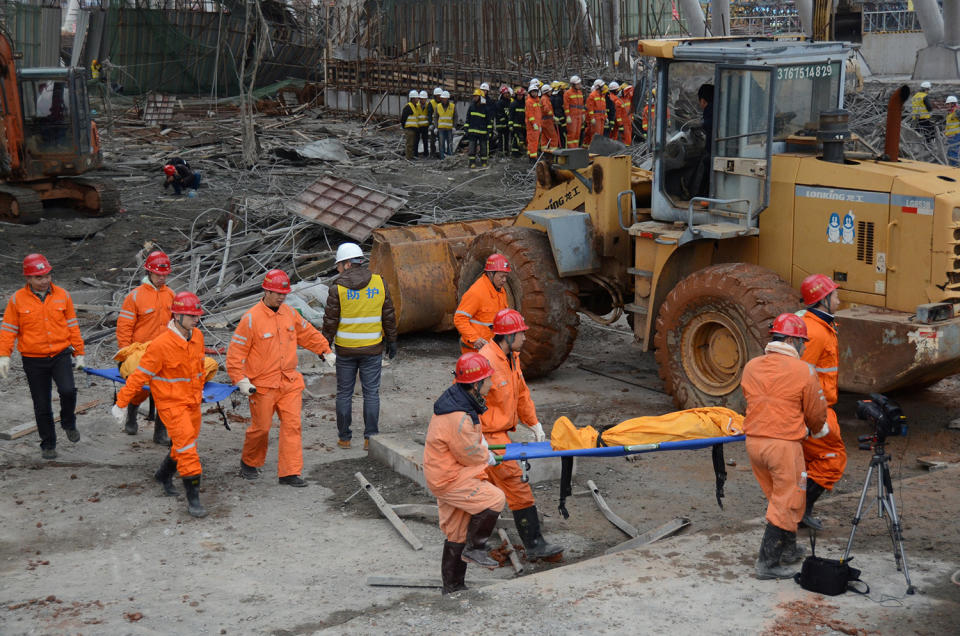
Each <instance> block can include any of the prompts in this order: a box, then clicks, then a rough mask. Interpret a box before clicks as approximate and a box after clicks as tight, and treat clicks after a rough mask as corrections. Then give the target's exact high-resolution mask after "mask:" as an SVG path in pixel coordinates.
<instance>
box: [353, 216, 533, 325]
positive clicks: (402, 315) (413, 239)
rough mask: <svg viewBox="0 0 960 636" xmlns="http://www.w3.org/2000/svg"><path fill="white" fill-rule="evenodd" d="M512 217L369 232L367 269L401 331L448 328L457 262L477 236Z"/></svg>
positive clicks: (454, 298) (454, 305)
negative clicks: (378, 281) (383, 290)
mask: <svg viewBox="0 0 960 636" xmlns="http://www.w3.org/2000/svg"><path fill="white" fill-rule="evenodd" d="M514 221H515V219H514V218H513V217H511V218H506V219H480V220H476V221H463V222H459V221H458V222H453V223H439V224H436V225H411V226H404V227H394V228H381V229H378V230H374V232H373V249H372V250H371V252H370V269H371V271H373V272H376V273H378V274H380V275H381V276H382V277H383V281H384V283H386V285H387V290H388V291H389V292H390V298H391V299H392V300H393V306H394V308H395V310H396V313H397V328H398V330H399V331H400V333H409V332H413V331H426V330H433V331H446V330H449V329H453V312H454V311H455V310H456V308H457V281H458V280H459V277H460V262H461V260H463V257H464V255H465V254H466V253H467V249H468V248H469V247H470V244H471V243H472V242H473V239H474V238H476V237H477V236H479V235H480V234H483V233H484V232H486V231H488V230H492V229H495V228H498V227H501V226H504V225H513V223H514Z"/></svg>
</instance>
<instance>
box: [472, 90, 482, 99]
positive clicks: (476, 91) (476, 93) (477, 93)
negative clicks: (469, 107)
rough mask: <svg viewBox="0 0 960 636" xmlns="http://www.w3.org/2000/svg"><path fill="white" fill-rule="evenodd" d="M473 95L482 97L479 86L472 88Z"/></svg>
mask: <svg viewBox="0 0 960 636" xmlns="http://www.w3.org/2000/svg"><path fill="white" fill-rule="evenodd" d="M473 96H474V97H483V91H482V90H480V89H479V88H475V89H473Z"/></svg>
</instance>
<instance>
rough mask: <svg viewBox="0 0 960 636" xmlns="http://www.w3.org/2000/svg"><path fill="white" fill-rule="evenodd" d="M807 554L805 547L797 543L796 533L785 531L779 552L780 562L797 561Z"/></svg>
mask: <svg viewBox="0 0 960 636" xmlns="http://www.w3.org/2000/svg"><path fill="white" fill-rule="evenodd" d="M805 556H807V549H806V548H805V547H803V546H802V545H797V533H796V532H787V533H786V537H785V538H784V540H783V552H782V553H781V554H780V563H785V564H790V563H799V562H800V561H802V560H803V557H805Z"/></svg>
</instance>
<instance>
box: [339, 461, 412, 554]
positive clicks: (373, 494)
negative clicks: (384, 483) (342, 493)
mask: <svg viewBox="0 0 960 636" xmlns="http://www.w3.org/2000/svg"><path fill="white" fill-rule="evenodd" d="M353 476H354V477H356V478H357V481H359V482H360V485H361V486H362V487H363V489H364V491H366V493H367V494H368V495H369V496H370V499H372V500H373V503H375V504H377V508H379V509H380V512H381V513H382V514H383V516H384V517H386V518H387V521H389V522H390V523H391V524H393V527H394V528H396V529H397V532H399V533H400V535H401V536H402V537H403V538H404V539H406V540H407V542H408V543H409V544H410V545H411V546H413V549H414V550H422V549H423V543H421V542H420V539H418V538H417V535H415V534H413V532H411V531H410V528H408V527H407V526H406V524H405V523H403V521H401V520H400V517H398V516H397V513H395V512H394V511H393V508H392V507H391V506H390V504H388V503H387V502H386V500H385V499H384V498H383V496H382V495H381V494H380V493H379V492H377V489H376V488H374V487H373V484H371V483H370V482H369V481H367V478H366V477H364V476H363V473H360V472H357V473H354V475H353Z"/></svg>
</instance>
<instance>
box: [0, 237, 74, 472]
mask: <svg viewBox="0 0 960 636" xmlns="http://www.w3.org/2000/svg"><path fill="white" fill-rule="evenodd" d="M51 271H53V267H51V266H50V262H49V261H48V260H47V259H46V258H45V257H44V256H43V254H27V256H26V257H24V259H23V275H24V277H25V278H26V284H25V285H24V286H23V287H22V288H20V289H18V290H17V291H16V292H15V293H14V294H13V296H12V297H11V298H10V300H9V302H7V308H6V311H4V312H3V323H2V324H0V378H6V377H7V375H8V374H9V373H10V354H11V353H13V345H14V343H16V345H17V350H18V351H19V352H20V358H21V362H22V363H23V372H24V373H25V374H26V376H27V385H28V386H29V387H30V397H31V398H33V416H34V418H35V419H36V422H37V433H38V434H39V435H40V454H41V456H42V457H43V458H44V459H56V458H57V429H56V427H55V426H54V425H53V406H52V404H51V399H50V389H51V384H53V383H56V385H57V393H58V394H59V395H60V426H61V428H63V430H64V432H65V433H66V434H67V439H69V440H70V441H71V442H78V441H80V431H78V430H77V415H76V413H75V410H76V406H77V387H76V384H75V383H74V380H73V370H74V369H82V368H83V367H84V358H83V337H82V336H81V335H80V325H79V323H78V322H77V314H76V313H75V312H74V310H73V300H72V299H71V298H70V294H68V293H67V291H66V290H65V289H63V288H62V287H58V286H57V285H54V284H53V283H52V282H50V280H51V279H50V272H51ZM71 358H72V361H73V364H72V367H73V368H71Z"/></svg>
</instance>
